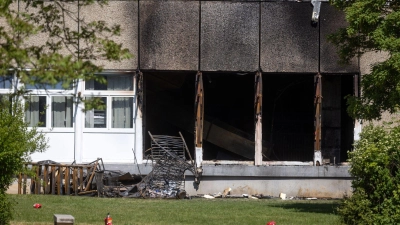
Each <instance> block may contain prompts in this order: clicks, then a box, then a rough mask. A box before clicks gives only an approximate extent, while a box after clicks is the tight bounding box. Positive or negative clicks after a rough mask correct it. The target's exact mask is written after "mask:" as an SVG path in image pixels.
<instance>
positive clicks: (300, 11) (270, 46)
mask: <svg viewBox="0 0 400 225" xmlns="http://www.w3.org/2000/svg"><path fill="white" fill-rule="evenodd" d="M261 5H262V10H261V62H260V64H261V68H262V70H263V71H264V72H297V73H301V72H318V43H319V37H318V36H319V35H318V25H317V26H311V23H310V22H311V13H312V7H311V6H310V3H309V2H304V3H293V2H263V3H261Z"/></svg>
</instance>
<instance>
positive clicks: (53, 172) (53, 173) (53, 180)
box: [50, 166, 56, 195]
mask: <svg viewBox="0 0 400 225" xmlns="http://www.w3.org/2000/svg"><path fill="white" fill-rule="evenodd" d="M50 184H51V194H52V195H54V194H55V189H56V166H51V178H50Z"/></svg>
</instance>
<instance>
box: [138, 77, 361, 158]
mask: <svg viewBox="0 0 400 225" xmlns="http://www.w3.org/2000/svg"><path fill="white" fill-rule="evenodd" d="M143 74H144V76H143V77H144V82H145V95H146V96H145V104H144V107H145V111H144V116H145V121H144V126H145V129H144V134H145V135H144V136H145V138H144V145H145V146H144V147H145V148H144V150H147V149H149V148H150V138H149V137H148V135H146V134H147V131H150V132H151V133H152V134H157V135H170V136H179V132H181V133H182V134H183V136H184V138H185V140H186V143H187V145H188V148H189V150H190V153H191V155H192V156H193V157H194V134H193V133H194V97H195V77H196V72H193V71H192V72H159V71H151V72H150V71H149V72H144V73H143ZM254 79H255V74H254V73H248V74H242V75H239V74H237V73H206V72H204V73H203V85H204V115H205V120H204V129H203V160H238V161H251V160H254V133H255V124H254ZM322 82H323V88H322V91H323V92H322V94H323V97H324V98H323V103H322V117H323V119H322V132H323V133H322V138H323V140H322V151H323V157H324V158H329V159H331V158H332V159H331V162H332V163H333V160H334V159H333V158H334V157H335V160H336V161H335V162H336V163H338V162H340V161H342V162H343V161H345V160H346V159H347V155H346V152H347V151H348V150H349V149H350V148H351V145H352V143H353V120H352V119H351V118H350V117H349V116H348V115H347V113H346V103H345V100H344V97H345V96H346V95H349V94H352V93H353V82H352V76H350V75H346V76H344V75H330V76H325V75H323V79H322ZM314 96H315V89H314V75H313V74H263V118H262V122H263V124H262V127H263V128H262V132H263V153H264V157H263V160H274V161H312V159H313V152H314V151H313V148H314V114H315V112H314ZM332 104H333V105H332ZM332 121H339V124H336V125H332ZM149 153H150V152H149V151H147V152H145V157H146V155H148V154H149Z"/></svg>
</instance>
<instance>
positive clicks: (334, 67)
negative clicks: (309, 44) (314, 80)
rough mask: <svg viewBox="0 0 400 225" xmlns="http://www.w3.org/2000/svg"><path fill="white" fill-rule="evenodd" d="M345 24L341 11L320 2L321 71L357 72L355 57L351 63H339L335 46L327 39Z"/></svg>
mask: <svg viewBox="0 0 400 225" xmlns="http://www.w3.org/2000/svg"><path fill="white" fill-rule="evenodd" d="M345 24H346V20H345V18H344V14H343V13H342V12H340V11H338V10H337V9H335V8H334V7H333V6H331V5H329V4H328V3H323V4H322V6H321V13H320V26H321V31H320V36H321V44H320V51H321V58H320V70H321V72H322V73H351V72H354V73H357V72H358V71H359V66H358V61H357V59H356V58H355V59H354V60H353V61H352V62H351V65H341V64H339V63H338V60H339V56H338V54H337V50H336V48H335V46H334V45H333V44H331V43H329V42H328V40H327V38H328V36H329V34H332V33H334V32H335V31H337V30H338V29H339V28H342V27H344V25H345Z"/></svg>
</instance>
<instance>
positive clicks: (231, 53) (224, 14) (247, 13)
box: [200, 1, 259, 71]
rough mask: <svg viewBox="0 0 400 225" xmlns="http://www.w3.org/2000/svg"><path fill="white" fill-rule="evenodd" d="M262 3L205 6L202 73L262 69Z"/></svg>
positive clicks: (202, 10)
mask: <svg viewBox="0 0 400 225" xmlns="http://www.w3.org/2000/svg"><path fill="white" fill-rule="evenodd" d="M258 45H259V3H251V2H247V3H240V2H222V1H216V2H205V1H202V3H201V50H200V51H201V53H200V57H201V59H200V62H201V63H200V65H201V68H200V70H202V71H256V70H257V69H258V58H259V57H258V55H259V54H258V53H259V51H258Z"/></svg>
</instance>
